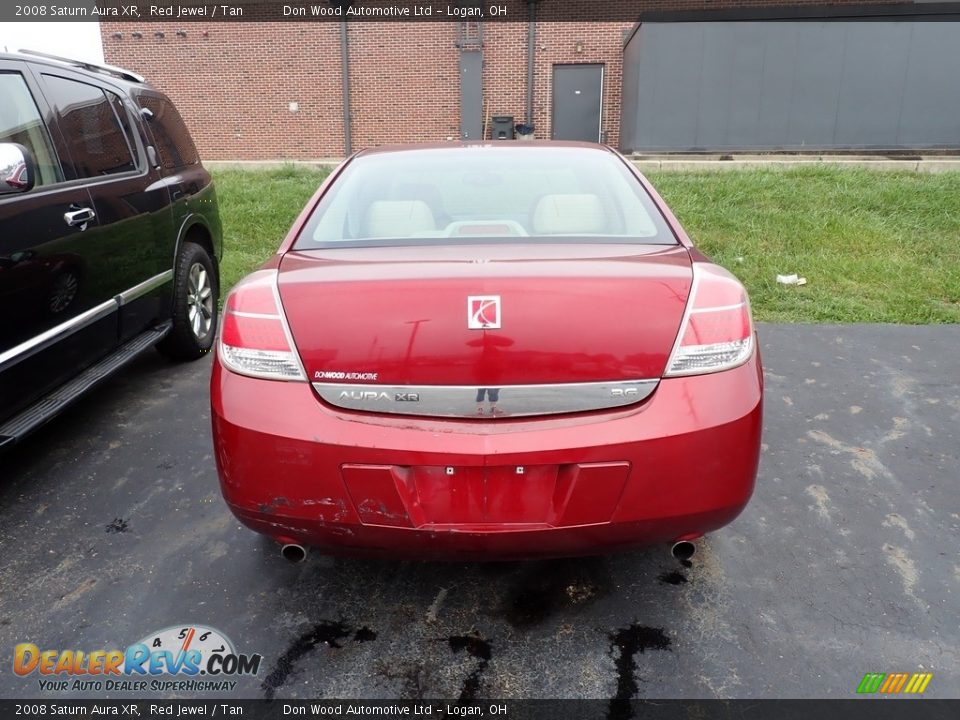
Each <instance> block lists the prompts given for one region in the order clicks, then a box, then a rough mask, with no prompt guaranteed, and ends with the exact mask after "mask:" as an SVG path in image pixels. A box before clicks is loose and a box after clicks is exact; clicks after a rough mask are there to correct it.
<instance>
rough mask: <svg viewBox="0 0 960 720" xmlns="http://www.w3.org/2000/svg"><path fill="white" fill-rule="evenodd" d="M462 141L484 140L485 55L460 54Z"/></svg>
mask: <svg viewBox="0 0 960 720" xmlns="http://www.w3.org/2000/svg"><path fill="white" fill-rule="evenodd" d="M460 139H461V140H483V53H482V52H479V51H476V50H464V51H462V52H461V53H460Z"/></svg>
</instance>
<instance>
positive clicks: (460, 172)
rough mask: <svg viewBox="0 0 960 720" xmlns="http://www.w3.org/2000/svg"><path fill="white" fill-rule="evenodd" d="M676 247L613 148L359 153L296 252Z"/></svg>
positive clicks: (314, 217)
mask: <svg viewBox="0 0 960 720" xmlns="http://www.w3.org/2000/svg"><path fill="white" fill-rule="evenodd" d="M518 238H522V240H521V242H538V241H539V242H584V241H593V242H598V243H599V242H604V243H607V242H613V243H644V244H651V243H652V244H669V245H674V244H676V242H677V241H676V238H675V237H674V236H673V234H672V233H671V231H670V229H669V227H668V226H667V224H666V221H665V220H664V219H663V217H662V215H661V214H660V213H659V211H658V210H657V208H656V206H655V205H654V204H653V201H652V200H651V198H650V196H649V195H648V194H647V193H646V191H645V190H644V189H643V186H641V185H640V183H639V182H638V181H637V179H636V178H635V177H634V176H633V174H632V173H630V171H629V170H628V169H627V168H626V167H625V166H624V164H623V162H622V161H621V160H620V159H619V158H617V157H616V156H615V155H613V154H611V153H608V152H604V151H598V150H583V149H576V148H549V149H546V148H521V147H517V146H516V145H513V144H511V147H508V148H486V147H475V148H474V147H467V148H450V149H438V150H419V151H410V152H404V151H401V152H393V153H379V154H372V155H367V156H361V157H359V158H357V159H356V160H354V161H353V162H352V163H350V165H349V166H348V167H347V168H346V169H345V170H344V172H343V174H342V175H341V176H340V177H339V178H338V179H337V180H336V181H335V182H334V184H333V185H332V186H331V188H330V189H329V190H328V191H327V193H326V194H325V195H324V197H323V199H322V200H321V202H320V204H319V205H318V207H317V209H316V211H315V212H314V213H313V215H312V216H311V218H310V220H309V221H308V223H307V225H306V227H305V228H304V230H303V232H302V233H301V235H300V238H299V240H298V241H297V244H296V247H297V248H298V249H308V248H319V247H324V248H326V247H364V246H389V245H449V244H459V243H476V242H483V243H490V242H498V241H502V242H517V239H518Z"/></svg>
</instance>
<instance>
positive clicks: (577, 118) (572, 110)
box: [552, 65, 603, 142]
mask: <svg viewBox="0 0 960 720" xmlns="http://www.w3.org/2000/svg"><path fill="white" fill-rule="evenodd" d="M602 108H603V65H554V66H553V123H552V128H553V132H552V137H553V139H554V140H586V141H589V142H599V141H600V123H601V121H602V119H603V118H602V115H603V109H602Z"/></svg>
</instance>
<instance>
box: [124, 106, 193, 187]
mask: <svg viewBox="0 0 960 720" xmlns="http://www.w3.org/2000/svg"><path fill="white" fill-rule="evenodd" d="M138 102H139V103H140V107H142V108H146V109H147V110H149V111H150V115H149V116H148V120H149V121H150V127H151V129H152V130H153V137H154V140H156V143H157V153H159V155H160V163H161V164H162V165H163V166H164V167H165V168H168V169H172V168H179V167H184V166H186V165H196V164H197V163H199V162H200V155H199V154H198V153H197V147H196V146H195V145H194V144H193V140H192V139H191V138H190V131H189V130H187V126H186V125H185V124H184V122H183V118H181V117H180V113H178V112H177V109H176V108H175V107H174V106H173V104H172V103H171V102H169V101H168V100H165V99H164V98H159V97H154V96H152V95H141V96H140V97H139V98H138Z"/></svg>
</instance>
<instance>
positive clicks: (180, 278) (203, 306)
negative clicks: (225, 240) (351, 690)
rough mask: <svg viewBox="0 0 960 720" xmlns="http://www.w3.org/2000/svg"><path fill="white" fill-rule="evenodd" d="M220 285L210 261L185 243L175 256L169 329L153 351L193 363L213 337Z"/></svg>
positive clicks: (208, 347)
mask: <svg viewBox="0 0 960 720" xmlns="http://www.w3.org/2000/svg"><path fill="white" fill-rule="evenodd" d="M219 300H220V283H219V280H218V279H217V273H216V269H215V268H214V265H213V260H211V259H210V256H209V255H208V254H207V251H206V250H204V249H203V248H202V247H200V246H199V245H197V244H196V243H192V242H185V243H183V246H182V247H181V248H180V253H179V254H178V255H177V262H176V266H175V268H174V280H173V314H172V316H171V319H172V320H173V327H172V328H171V330H170V333H169V334H168V335H167V336H166V337H165V338H164V339H163V340H162V341H160V343H159V344H158V345H157V350H158V351H159V352H160V354H162V355H166V356H167V357H169V358H172V359H174V360H196V359H198V358H201V357H203V356H204V355H206V354H207V353H208V352H210V348H212V347H213V340H214V338H215V337H216V336H217V304H218V302H219Z"/></svg>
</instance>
